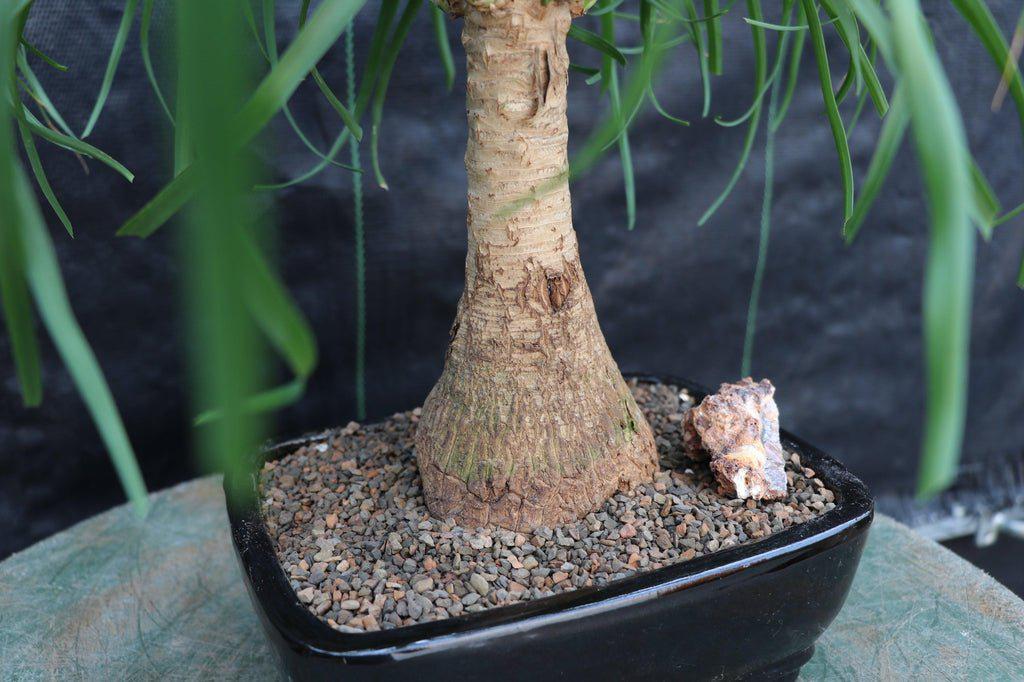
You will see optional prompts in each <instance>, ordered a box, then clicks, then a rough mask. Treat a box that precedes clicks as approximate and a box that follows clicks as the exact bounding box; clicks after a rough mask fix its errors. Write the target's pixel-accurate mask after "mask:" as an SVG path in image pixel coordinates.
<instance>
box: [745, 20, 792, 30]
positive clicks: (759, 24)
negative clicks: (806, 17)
mask: <svg viewBox="0 0 1024 682" xmlns="http://www.w3.org/2000/svg"><path fill="white" fill-rule="evenodd" d="M743 21H745V22H747V23H748V24H750V25H751V26H757V27H758V28H766V29H768V30H769V31H806V30H807V25H806V24H798V25H792V26H784V25H782V24H773V23H771V22H768V21H758V20H756V19H751V18H750V17H743Z"/></svg>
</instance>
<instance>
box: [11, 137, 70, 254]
mask: <svg viewBox="0 0 1024 682" xmlns="http://www.w3.org/2000/svg"><path fill="white" fill-rule="evenodd" d="M18 129H19V131H20V132H21V143H22V146H23V147H24V148H25V156H27V157H28V163H29V166H30V167H31V168H32V174H33V175H34V176H35V178H36V184H38V185H39V189H40V191H42V193H43V196H44V197H46V201H47V202H48V203H49V204H50V208H52V209H53V212H54V213H55V214H56V215H57V218H58V219H59V220H60V222H61V225H63V226H64V229H65V230H67V232H68V236H70V237H74V236H75V228H73V227H72V226H71V221H70V220H69V219H68V214H67V213H65V212H64V207H63V206H61V205H60V201H58V199H57V195H56V194H54V192H53V187H51V186H50V181H49V180H48V179H47V177H46V171H45V170H44V169H43V162H42V160H41V159H40V158H39V151H38V150H37V149H36V143H35V140H33V139H32V132H31V131H30V130H29V127H28V124H27V123H25V122H24V121H18Z"/></svg>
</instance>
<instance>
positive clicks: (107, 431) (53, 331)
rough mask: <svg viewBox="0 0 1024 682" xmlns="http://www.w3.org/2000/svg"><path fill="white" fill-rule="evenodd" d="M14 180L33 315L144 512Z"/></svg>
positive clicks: (110, 408)
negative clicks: (17, 194)
mask: <svg viewBox="0 0 1024 682" xmlns="http://www.w3.org/2000/svg"><path fill="white" fill-rule="evenodd" d="M18 181H19V183H20V192H19V206H18V209H19V213H20V218H21V221H22V223H21V224H22V227H23V230H24V232H23V233H24V239H25V241H24V249H25V265H26V268H25V272H26V276H27V278H28V285H29V289H30V290H31V292H32V297H33V298H34V299H35V302H36V308H37V310H39V316H40V318H41V319H42V321H43V324H44V325H45V326H46V329H47V331H48V332H49V334H50V339H51V340H52V341H53V344H54V346H55V347H56V348H57V352H58V353H59V354H60V356H61V359H62V360H63V361H64V366H65V367H67V369H68V373H69V374H71V379H72V380H73V381H74V382H75V386H76V387H77V388H78V392H79V394H80V395H81V396H82V400H83V401H84V402H85V406H86V408H87V409H88V410H89V414H90V415H92V419H93V422H94V423H95V424H96V428H97V429H98V430H99V432H100V437H101V438H102V439H103V443H104V445H105V446H106V448H107V452H109V453H110V458H111V460H112V461H113V463H114V468H115V470H116V471H117V475H118V478H119V479H120V480H121V486H122V487H123V488H124V490H125V493H126V494H127V495H128V499H129V500H131V502H132V504H133V505H134V507H135V510H136V512H138V513H139V514H140V515H141V514H145V513H146V511H147V510H148V508H149V498H148V497H147V495H146V484H145V483H144V482H143V480H142V472H141V471H140V470H139V465H138V462H137V461H136V459H135V452H134V451H133V450H132V446H131V443H130V442H129V440H128V434H127V433H126V432H125V428H124V423H123V422H122V421H121V414H120V413H119V412H118V409H117V405H115V404H114V398H113V396H112V395H111V394H110V387H109V386H107V381H106V379H104V377H103V372H102V370H100V366H99V363H98V362H97V361H96V356H95V355H94V354H93V352H92V349H91V348H90V347H89V343H88V341H86V339H85V335H84V334H83V333H82V329H81V328H80V327H79V326H78V321H77V320H76V319H75V315H74V313H73V312H72V310H71V304H70V303H69V302H68V296H67V291H65V289H64V281H63V279H62V278H61V274H60V266H59V265H58V264H57V255H56V253H54V250H53V242H52V241H50V235H49V234H48V233H47V231H46V225H45V223H44V222H43V217H42V215H40V213H39V207H38V206H37V205H36V203H35V199H34V197H33V196H32V189H31V187H30V186H29V184H28V181H27V180H26V179H25V177H24V175H23V174H20V173H19V177H18Z"/></svg>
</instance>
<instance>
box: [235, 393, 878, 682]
mask: <svg viewBox="0 0 1024 682" xmlns="http://www.w3.org/2000/svg"><path fill="white" fill-rule="evenodd" d="M665 381H666V382H669V383H674V384H677V385H682V386H686V387H687V388H688V389H690V391H691V393H693V394H695V395H696V396H698V397H699V396H700V395H702V391H701V390H700V389H699V387H696V386H694V385H692V384H689V383H688V382H684V381H680V380H678V379H674V378H672V379H665ZM316 439H317V437H315V436H314V437H312V439H311V440H316ZM301 442H303V441H301V440H300V441H292V442H289V443H284V444H282V445H279V446H276V447H274V448H272V449H271V450H269V451H268V452H267V454H266V455H265V458H266V459H274V458H276V457H279V456H282V455H284V454H287V453H288V452H291V451H292V450H293V449H294V448H295V447H296V443H301ZM783 444H784V446H785V447H786V448H787V449H795V450H796V451H797V452H798V453H799V454H800V457H801V460H802V461H803V462H804V463H805V465H807V466H810V467H812V468H813V469H815V471H816V472H817V474H818V475H819V476H820V477H821V478H822V479H823V480H824V481H825V483H826V485H827V486H828V487H829V488H830V489H831V490H833V491H834V492H835V493H836V499H837V504H836V508H835V509H833V510H831V511H830V512H828V513H826V514H825V515H823V516H821V517H818V518H816V519H814V520H812V521H809V522H807V523H804V524H801V525H799V526H795V527H793V528H790V529H787V530H785V531H782V532H780V533H776V534H774V535H772V536H770V537H768V538H766V539H764V540H762V541H760V542H757V543H751V544H747V545H741V546H739V547H734V548H731V549H728V550H724V551H721V552H716V553H714V554H711V555H707V556H704V557H700V558H697V559H694V560H691V561H689V562H685V563H682V564H675V565H673V566H668V567H665V568H661V569H658V570H655V571H650V572H646V573H641V574H638V575H636V576H633V577H630V578H627V579H623V580H619V581H616V582H614V583H612V584H610V585H607V586H604V587H597V588H587V589H580V590H576V591H574V592H569V593H564V594H561V595H558V596H555V597H551V598H547V599H542V600H538V601H535V602H526V603H523V604H518V605H515V606H511V607H503V608H497V609H491V610H487V611H484V612H481V613H477V614H471V615H466V616H461V617H457V618H451V619H448V620H444V621H436V622H431V623H425V624H420V625H414V626H409V627H403V628H397V629H394V630H387V631H381V632H373V633H362V634H345V633H340V632H337V631H335V630H333V629H331V628H330V627H328V626H327V625H326V624H324V623H323V622H321V621H319V620H318V619H316V618H315V617H314V616H312V615H311V614H310V613H309V612H308V611H307V610H306V608H305V607H303V606H302V605H300V604H299V603H298V601H297V599H296V597H295V594H294V592H293V591H292V589H291V586H290V585H289V583H288V579H287V577H286V576H285V574H284V572H283V570H282V569H281V567H280V565H279V564H278V562H277V557H276V554H275V552H274V549H273V547H272V544H271V540H270V537H269V535H268V534H267V532H266V529H265V527H264V526H263V522H262V519H261V518H260V513H259V499H258V494H257V491H256V485H257V476H258V474H256V473H253V474H252V475H250V476H249V477H248V478H247V479H246V480H243V481H238V482H237V483H238V484H239V485H238V489H239V490H243V491H245V493H244V494H243V495H242V497H241V500H240V504H239V505H238V506H236V507H234V508H231V509H229V517H230V520H231V525H232V537H233V540H234V543H235V548H236V551H237V552H238V557H239V561H240V563H241V567H242V573H243V575H244V578H245V580H246V583H247V586H248V588H249V592H250V595H251V597H252V599H253V604H254V607H255V608H256V610H257V612H258V614H259V616H260V619H261V622H262V623H263V626H264V629H265V631H266V632H267V635H268V636H269V638H270V640H271V642H272V643H273V645H274V647H275V649H276V650H277V653H278V655H279V657H280V660H281V663H282V666H283V667H284V669H285V670H286V672H287V673H288V674H289V675H291V676H292V677H293V678H294V679H302V680H307V679H308V680H317V679H336V678H337V677H339V676H344V677H345V678H346V679H351V680H390V679H396V680H397V679H410V678H411V677H414V678H415V679H417V680H424V681H427V680H458V679H465V680H474V679H482V678H483V677H484V676H486V677H489V678H492V679H501V680H505V679H508V680H518V679H530V680H538V681H539V680H570V679H597V680H606V679H607V680H623V679H629V680H665V679H713V678H717V679H730V680H731V679H742V678H744V677H750V678H751V679H793V678H795V676H796V673H797V671H798V670H799V667H800V665H802V664H803V663H804V662H806V660H807V659H809V658H810V655H811V653H812V652H813V645H814V641H815V640H816V639H817V638H818V637H819V636H820V635H821V633H822V632H824V631H825V629H826V628H827V627H828V625H829V623H831V622H832V619H833V618H834V617H835V615H836V614H837V613H838V612H839V609H840V608H841V606H842V604H843V601H844V600H845V598H846V594H847V592H848V591H849V588H850V584H851V582H852V580H853V576H854V573H855V572H856V568H857V563H858V561H859V560H860V555H861V552H862V550H863V547H864V543H865V541H866V539H867V530H868V527H869V525H870V523H871V519H872V514H873V511H872V507H873V505H872V501H871V498H870V495H869V493H868V491H867V489H866V488H865V487H864V485H863V484H862V483H861V482H860V481H859V480H858V479H856V478H855V477H854V476H853V475H851V474H850V473H849V472H848V471H847V470H846V469H845V468H843V467H842V465H840V464H839V463H838V462H837V461H836V460H834V459H832V458H831V457H829V456H828V455H826V454H824V453H822V452H821V451H819V450H817V449H815V448H813V447H812V446H810V445H809V444H807V443H805V442H803V441H801V440H799V439H796V438H795V437H793V436H791V435H790V434H788V433H785V432H783ZM262 459H263V458H260V460H259V461H258V462H257V464H258V463H259V462H260V461H262ZM257 470H258V468H257Z"/></svg>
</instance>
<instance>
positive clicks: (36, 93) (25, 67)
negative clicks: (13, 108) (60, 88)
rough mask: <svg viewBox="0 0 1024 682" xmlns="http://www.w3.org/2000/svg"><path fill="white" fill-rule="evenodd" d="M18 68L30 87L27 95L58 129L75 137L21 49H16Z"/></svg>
mask: <svg viewBox="0 0 1024 682" xmlns="http://www.w3.org/2000/svg"><path fill="white" fill-rule="evenodd" d="M17 64H18V70H19V71H21V75H22V76H23V77H24V78H25V82H26V83H27V84H28V87H29V88H30V91H29V96H30V97H31V98H32V99H33V100H34V101H35V102H37V103H38V104H39V106H40V108H41V109H42V110H43V111H45V112H46V115H47V116H49V117H50V118H51V119H53V122H54V123H56V124H57V127H58V128H60V130H61V131H62V132H63V133H64V134H65V135H68V136H70V137H75V134H74V133H73V132H71V127H70V126H69V125H68V124H67V122H66V121H65V120H64V117H63V116H61V115H60V112H59V111H58V110H57V107H55V106H54V104H53V102H52V101H51V100H50V97H49V95H47V94H46V90H44V89H43V84H42V83H40V82H39V79H38V78H36V74H35V73H34V72H33V71H32V67H31V66H29V63H28V59H26V58H25V53H24V51H23V50H19V51H18V55H17Z"/></svg>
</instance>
